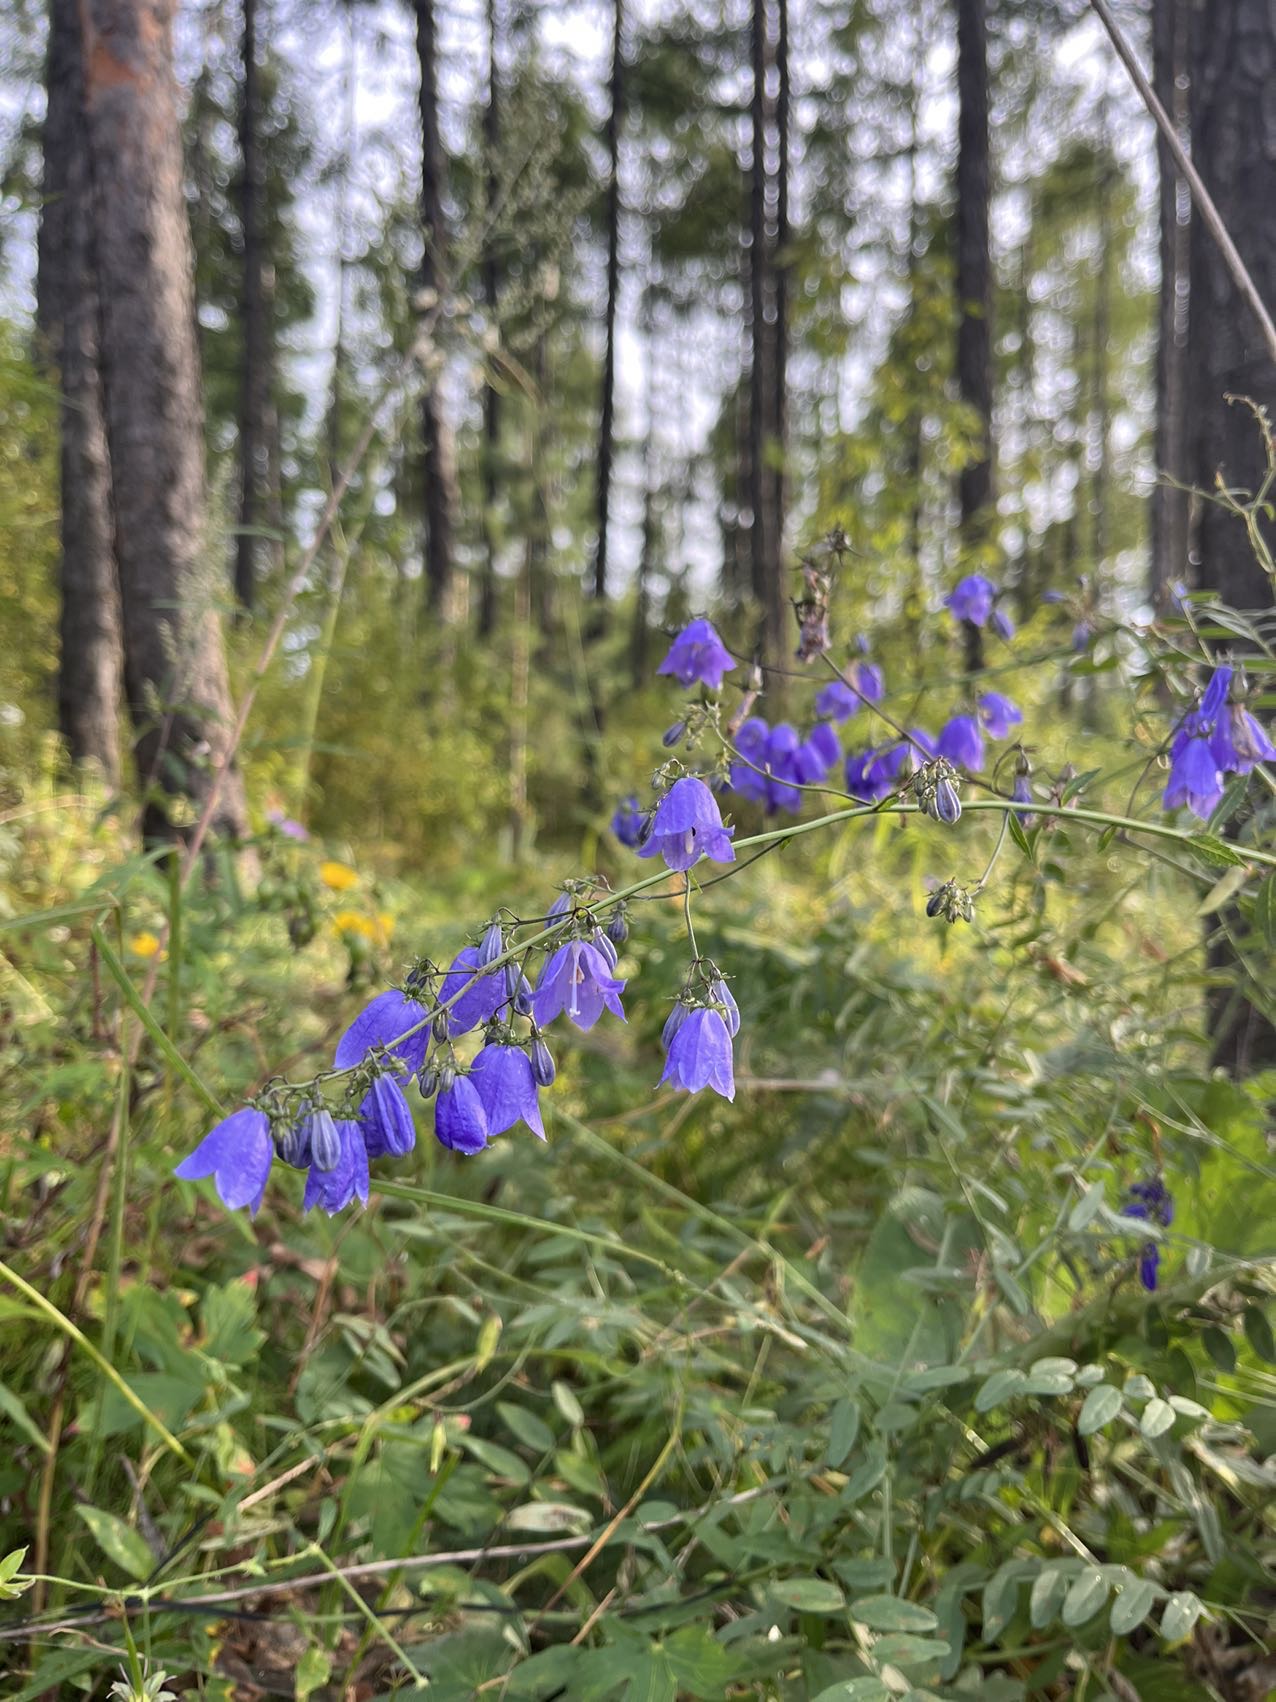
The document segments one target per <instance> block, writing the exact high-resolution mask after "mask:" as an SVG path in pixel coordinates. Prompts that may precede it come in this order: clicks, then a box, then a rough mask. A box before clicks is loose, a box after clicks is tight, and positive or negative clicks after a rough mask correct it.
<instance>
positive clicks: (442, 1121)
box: [434, 1075, 488, 1158]
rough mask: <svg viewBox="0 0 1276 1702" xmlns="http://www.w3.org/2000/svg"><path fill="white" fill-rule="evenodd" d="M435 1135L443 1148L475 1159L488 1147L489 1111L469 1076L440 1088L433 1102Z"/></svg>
mask: <svg viewBox="0 0 1276 1702" xmlns="http://www.w3.org/2000/svg"><path fill="white" fill-rule="evenodd" d="M434 1133H435V1135H436V1136H437V1138H438V1140H439V1142H440V1144H441V1145H443V1146H445V1147H447V1148H448V1149H449V1150H450V1151H452V1152H459V1153H464V1155H465V1156H466V1157H467V1158H472V1157H473V1155H474V1154H475V1153H476V1152H481V1151H482V1150H483V1148H484V1147H485V1146H486V1145H487V1134H488V1129H487V1109H486V1107H485V1106H484V1104H483V1101H482V1099H481V1098H480V1097H479V1091H478V1089H477V1087H475V1085H474V1083H473V1082H472V1081H471V1080H470V1078H469V1076H460V1075H458V1076H457V1077H456V1078H455V1079H454V1080H453V1081H452V1083H451V1084H450V1085H449V1086H448V1087H440V1089H439V1096H438V1098H437V1099H436V1100H435V1102H434Z"/></svg>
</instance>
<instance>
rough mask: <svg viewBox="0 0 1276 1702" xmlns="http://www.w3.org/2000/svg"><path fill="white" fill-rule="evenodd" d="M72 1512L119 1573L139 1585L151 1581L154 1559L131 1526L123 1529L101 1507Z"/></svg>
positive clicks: (110, 1514) (120, 1524)
mask: <svg viewBox="0 0 1276 1702" xmlns="http://www.w3.org/2000/svg"><path fill="white" fill-rule="evenodd" d="M75 1510H76V1512H77V1513H78V1514H79V1515H80V1517H81V1518H82V1519H83V1520H84V1523H85V1524H86V1525H87V1526H88V1527H89V1529H90V1530H91V1531H92V1533H93V1535H94V1537H95V1538H96V1539H97V1543H98V1546H99V1548H101V1550H102V1552H103V1553H104V1554H105V1555H106V1557H107V1559H108V1560H113V1561H114V1562H115V1564H116V1565H117V1566H118V1567H119V1568H120V1570H121V1571H123V1572H127V1573H128V1575H129V1577H130V1578H136V1579H137V1581H138V1582H139V1583H141V1582H142V1581H143V1580H144V1579H146V1578H149V1577H150V1575H151V1573H152V1572H153V1571H154V1570H155V1556H154V1555H153V1554H152V1553H151V1551H150V1548H149V1546H148V1544H147V1542H146V1539H145V1538H144V1537H142V1536H141V1535H139V1533H138V1532H137V1531H135V1530H134V1529H133V1527H132V1526H131V1525H126V1524H125V1523H124V1521H123V1519H118V1518H116V1516H115V1514H114V1513H107V1512H105V1511H104V1510H103V1509H102V1508H101V1507H77V1508H76V1509H75Z"/></svg>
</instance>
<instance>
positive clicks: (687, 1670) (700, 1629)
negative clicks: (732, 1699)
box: [664, 1625, 740, 1702]
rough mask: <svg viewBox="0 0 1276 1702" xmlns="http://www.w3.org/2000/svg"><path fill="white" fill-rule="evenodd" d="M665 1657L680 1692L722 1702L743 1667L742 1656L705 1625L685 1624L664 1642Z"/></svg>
mask: <svg viewBox="0 0 1276 1702" xmlns="http://www.w3.org/2000/svg"><path fill="white" fill-rule="evenodd" d="M664 1657H665V1661H666V1662H667V1663H668V1666H669V1669H670V1671H671V1672H672V1673H673V1677H674V1682H675V1683H676V1684H677V1686H678V1693H679V1695H685V1696H697V1697H704V1698H706V1702H719V1699H720V1698H721V1697H723V1696H725V1695H727V1694H728V1692H729V1691H730V1688H731V1681H732V1679H734V1677H735V1676H736V1674H737V1673H738V1672H739V1670H740V1657H739V1655H738V1654H736V1653H735V1652H734V1651H733V1650H731V1649H727V1648H724V1647H723V1645H722V1644H721V1643H719V1641H718V1639H717V1638H716V1637H714V1636H713V1635H712V1634H711V1633H710V1632H708V1631H706V1630H705V1628H704V1626H703V1625H684V1626H683V1627H682V1629H681V1630H680V1631H675V1632H674V1634H673V1636H672V1637H667V1638H666V1639H665V1642H664Z"/></svg>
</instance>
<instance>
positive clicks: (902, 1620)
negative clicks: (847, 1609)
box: [851, 1596, 939, 1631]
mask: <svg viewBox="0 0 1276 1702" xmlns="http://www.w3.org/2000/svg"><path fill="white" fill-rule="evenodd" d="M851 1617H852V1618H853V1619H858V1620H859V1622H860V1624H861V1625H867V1626H868V1628H869V1630H870V1631H934V1630H935V1628H936V1627H937V1626H938V1624H939V1621H938V1620H937V1619H936V1618H935V1615H934V1614H933V1613H932V1612H931V1611H930V1609H929V1608H928V1607H919V1606H918V1604H917V1603H916V1602H907V1601H904V1600H903V1599H902V1598H901V1597H900V1596H861V1597H860V1598H859V1600H858V1601H854V1602H852V1603H851Z"/></svg>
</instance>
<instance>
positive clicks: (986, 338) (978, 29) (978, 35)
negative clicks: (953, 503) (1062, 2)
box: [957, 0, 993, 673]
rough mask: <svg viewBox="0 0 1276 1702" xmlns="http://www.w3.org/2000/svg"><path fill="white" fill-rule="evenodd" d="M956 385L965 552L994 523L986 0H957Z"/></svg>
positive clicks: (973, 660) (971, 665) (982, 543)
mask: <svg viewBox="0 0 1276 1702" xmlns="http://www.w3.org/2000/svg"><path fill="white" fill-rule="evenodd" d="M957 99H958V117H957V311H958V322H957V390H958V394H959V395H960V397H961V399H962V401H963V402H964V403H965V404H966V405H967V407H968V408H970V409H971V411H972V412H973V414H974V416H975V429H976V440H975V445H974V449H973V453H972V455H971V458H970V460H969V461H968V462H967V464H966V465H965V466H964V467H963V468H962V470H961V476H960V482H959V491H960V497H961V541H962V549H963V552H964V553H965V554H966V556H967V557H968V558H970V557H972V556H973V555H975V554H977V553H978V552H980V551H982V550H983V549H984V548H985V547H986V546H987V544H988V542H989V539H990V537H991V533H992V523H993V459H992V458H993V440H992V251H991V247H990V238H989V202H990V198H991V193H992V189H991V185H992V171H991V161H990V151H989V142H988V25H987V14H986V0H957ZM965 648H966V667H967V669H968V670H969V671H970V672H972V673H973V672H975V671H976V670H977V669H979V668H982V667H983V659H984V658H983V633H982V631H981V630H980V628H979V627H977V626H975V625H974V624H973V623H972V622H970V621H967V622H966V623H965Z"/></svg>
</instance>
